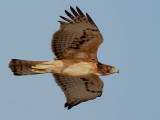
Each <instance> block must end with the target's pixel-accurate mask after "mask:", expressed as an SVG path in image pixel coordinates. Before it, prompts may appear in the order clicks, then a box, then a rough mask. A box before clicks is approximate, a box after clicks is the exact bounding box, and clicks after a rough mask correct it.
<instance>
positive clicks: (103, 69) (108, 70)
mask: <svg viewBox="0 0 160 120" xmlns="http://www.w3.org/2000/svg"><path fill="white" fill-rule="evenodd" d="M97 66H98V71H99V73H100V74H101V75H102V76H105V75H110V74H113V73H119V70H118V69H117V68H115V67H113V66H111V65H104V64H101V63H99V64H98V65H97Z"/></svg>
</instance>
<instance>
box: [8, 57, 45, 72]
mask: <svg viewBox="0 0 160 120" xmlns="http://www.w3.org/2000/svg"><path fill="white" fill-rule="evenodd" d="M43 62H44V61H29V60H19V59H12V60H11V61H10V63H9V68H10V69H11V70H12V72H13V73H14V75H33V74H40V73H38V72H34V71H33V70H32V69H31V67H32V66H35V65H36V64H40V63H43Z"/></svg>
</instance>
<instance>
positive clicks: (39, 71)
mask: <svg viewBox="0 0 160 120" xmlns="http://www.w3.org/2000/svg"><path fill="white" fill-rule="evenodd" d="M31 70H32V72H35V73H46V72H45V70H41V69H31Z"/></svg>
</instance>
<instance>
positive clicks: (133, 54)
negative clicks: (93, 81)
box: [0, 0, 160, 120]
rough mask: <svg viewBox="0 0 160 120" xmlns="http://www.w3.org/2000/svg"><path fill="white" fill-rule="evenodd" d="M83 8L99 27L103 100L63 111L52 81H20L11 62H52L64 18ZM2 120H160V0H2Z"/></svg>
mask: <svg viewBox="0 0 160 120" xmlns="http://www.w3.org/2000/svg"><path fill="white" fill-rule="evenodd" d="M76 5H77V6H79V8H81V10H82V11H83V12H84V13H85V12H88V13H89V15H90V16H91V18H92V19H93V20H94V22H95V23H96V24H97V26H98V27H99V29H100V31H101V33H102V35H103V37H104V42H103V44H102V45H101V46H100V48H99V51H98V58H99V61H100V62H102V63H105V64H109V65H113V66H115V67H117V68H118V69H119V70H120V74H112V75H109V76H105V77H101V78H102V79H103V81H104V89H103V95H102V96H101V97H100V98H97V99H95V100H91V101H88V102H85V103H82V104H80V105H78V106H76V107H73V108H72V109H71V110H69V111H68V110H67V109H65V108H64V107H63V106H64V103H65V101H66V100H65V96H64V94H63V92H62V91H61V89H60V88H59V87H58V86H57V85H56V83H55V81H54V78H52V75H51V74H42V75H32V76H20V77H19V76H14V75H13V74H12V72H11V71H10V69H9V68H8V63H9V61H10V59H12V58H17V59H26V60H52V59H53V54H52V51H51V45H50V43H51V38H52V34H53V32H55V31H57V30H58V29H59V23H58V22H57V21H59V20H61V18H60V17H59V15H62V16H66V15H65V13H64V10H65V9H66V10H69V6H73V7H74V8H75V6H76ZM0 41H1V43H0V55H1V56H0V67H1V70H0V120H64V119H65V120H160V0H79V1H77V0H0Z"/></svg>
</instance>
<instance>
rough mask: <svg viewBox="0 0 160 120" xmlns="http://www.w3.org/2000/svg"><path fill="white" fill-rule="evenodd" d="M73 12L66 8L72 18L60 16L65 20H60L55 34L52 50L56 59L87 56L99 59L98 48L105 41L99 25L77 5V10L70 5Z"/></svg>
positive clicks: (87, 57)
mask: <svg viewBox="0 0 160 120" xmlns="http://www.w3.org/2000/svg"><path fill="white" fill-rule="evenodd" d="M70 9H71V11H72V13H73V15H72V14H70V13H69V12H68V11H66V10H65V13H66V14H67V15H68V16H69V17H70V18H71V20H70V19H68V18H65V17H62V16H60V17H61V18H62V19H64V20H65V22H62V21H59V22H60V24H61V26H60V30H58V31H57V32H56V33H54V35H53V39H52V51H53V52H54V54H55V56H56V59H64V58H73V59H76V58H85V59H89V60H95V61H96V60H97V50H98V47H99V46H100V44H101V43H102V42H103V37H102V35H101V33H100V31H99V30H98V28H97V26H96V25H95V23H94V22H93V20H92V19H91V18H90V16H89V15H88V14H87V13H86V16H85V15H84V14H83V13H82V11H81V10H80V9H79V8H78V7H76V9H77V12H76V11H75V10H74V9H73V8H72V7H70Z"/></svg>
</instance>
